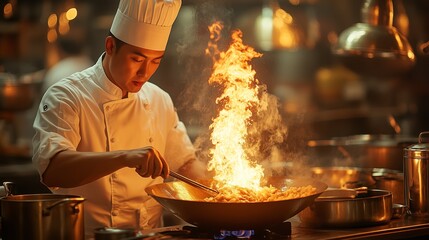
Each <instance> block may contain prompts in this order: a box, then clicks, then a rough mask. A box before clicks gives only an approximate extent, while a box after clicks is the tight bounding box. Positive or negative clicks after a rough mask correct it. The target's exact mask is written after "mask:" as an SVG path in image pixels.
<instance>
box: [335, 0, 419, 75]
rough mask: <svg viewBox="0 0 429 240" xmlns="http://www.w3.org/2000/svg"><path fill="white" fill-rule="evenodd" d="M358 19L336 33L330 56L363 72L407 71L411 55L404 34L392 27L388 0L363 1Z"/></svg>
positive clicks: (393, 72) (376, 73)
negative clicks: (335, 40) (335, 41)
mask: <svg viewBox="0 0 429 240" xmlns="http://www.w3.org/2000/svg"><path fill="white" fill-rule="evenodd" d="M361 18H362V23H357V24H355V25H353V26H352V27H350V28H348V29H346V30H344V31H343V32H342V33H341V34H340V36H339V40H338V44H337V46H336V47H335V48H334V50H333V53H334V55H336V56H337V57H338V58H339V59H340V61H341V62H343V63H344V64H345V65H346V66H347V67H349V68H350V69H352V70H355V71H356V72H358V73H361V74H365V75H371V76H393V75H398V74H402V73H405V72H407V71H408V70H410V69H411V68H412V66H413V65H414V63H415V55H414V52H413V50H412V48H411V46H410V44H409V42H408V40H407V39H406V37H405V36H404V35H402V34H401V33H400V32H399V31H398V30H397V29H396V28H395V27H393V3H392V0H366V1H365V2H364V5H363V7H362V9H361Z"/></svg>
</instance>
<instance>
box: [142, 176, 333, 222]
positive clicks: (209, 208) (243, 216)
mask: <svg viewBox="0 0 429 240" xmlns="http://www.w3.org/2000/svg"><path fill="white" fill-rule="evenodd" d="M269 184H271V185H272V186H274V187H277V188H279V189H281V188H283V187H289V186H296V187H299V186H307V185H309V184H311V185H312V186H314V187H315V188H316V193H315V194H313V195H309V196H306V197H301V198H295V199H288V200H280V201H270V202H253V203H240V202H233V203H231V202H206V201H204V198H206V197H208V196H210V193H209V192H207V191H204V190H201V189H198V188H196V187H193V186H191V185H189V184H187V183H184V182H181V181H173V182H168V183H161V184H156V185H153V186H150V187H147V188H146V189H145V191H146V192H147V194H149V195H150V196H152V197H153V198H154V199H155V200H156V201H157V202H159V203H160V204H161V205H162V206H163V207H164V208H166V209H167V210H169V211H171V212H172V213H173V214H174V215H176V216H177V217H179V218H181V219H182V220H184V221H186V222H188V223H190V224H192V225H195V226H197V227H200V228H202V229H210V230H220V229H225V230H239V229H264V228H266V227H269V226H275V225H279V224H281V223H282V222H284V221H286V220H287V219H289V218H291V217H293V216H295V215H296V214H298V213H299V212H300V211H302V210H303V209H304V208H306V207H307V206H309V205H311V204H312V203H313V201H314V200H315V199H316V198H317V197H318V196H319V195H320V194H321V193H322V192H323V191H325V189H326V188H327V185H326V184H324V183H322V182H319V181H316V180H313V179H286V178H275V179H274V178H273V179H270V181H269Z"/></svg>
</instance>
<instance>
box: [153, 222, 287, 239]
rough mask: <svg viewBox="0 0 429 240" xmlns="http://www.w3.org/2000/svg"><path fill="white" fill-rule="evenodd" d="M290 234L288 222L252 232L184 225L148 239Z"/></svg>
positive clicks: (230, 237)
mask: <svg viewBox="0 0 429 240" xmlns="http://www.w3.org/2000/svg"><path fill="white" fill-rule="evenodd" d="M291 234H292V224H291V223H290V222H284V223H282V224H280V225H278V226H274V227H269V228H266V229H252V230H212V229H200V228H198V227H195V226H189V225H185V226H182V227H178V228H175V229H167V230H165V231H160V232H157V233H156V234H155V235H152V236H151V238H150V239H153V240H157V239H216V240H221V239H288V238H290V236H291Z"/></svg>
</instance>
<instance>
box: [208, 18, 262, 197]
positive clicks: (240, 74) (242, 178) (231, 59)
mask: <svg viewBox="0 0 429 240" xmlns="http://www.w3.org/2000/svg"><path fill="white" fill-rule="evenodd" d="M222 27H223V26H222V24H221V23H219V22H216V23H214V24H213V25H211V26H210V27H209V30H210V33H211V34H210V39H211V41H210V42H209V44H208V48H207V49H206V53H207V54H210V55H211V56H212V58H213V60H214V64H213V72H212V75H211V77H210V79H209V84H211V85H214V84H217V85H218V86H220V87H221V89H223V92H222V93H221V95H220V96H219V97H218V98H217V99H216V104H217V105H218V106H220V107H221V109H220V111H219V114H218V116H217V117H216V118H214V119H213V122H212V124H211V125H210V129H211V131H212V132H211V136H210V139H211V142H212V143H213V146H214V147H213V148H212V149H210V155H211V159H210V161H209V162H208V170H209V171H214V173H215V175H214V180H215V183H216V188H218V189H222V188H224V187H243V188H246V189H252V190H258V189H260V188H261V180H262V179H263V177H264V173H263V168H262V166H261V165H259V164H257V163H255V162H252V161H251V160H250V159H249V156H248V154H247V153H246V148H245V146H246V137H247V136H248V134H249V126H251V124H252V116H253V115H254V113H253V112H255V111H257V110H258V108H260V106H261V105H266V103H263V102H262V103H261V99H260V97H259V96H260V95H261V94H259V93H260V91H262V90H263V88H261V87H260V85H259V81H258V80H257V79H255V73H256V72H255V71H254V70H253V69H252V66H251V65H250V64H249V62H250V61H251V60H252V59H253V58H255V57H260V56H262V54H260V53H258V52H256V51H255V50H254V49H253V48H252V47H249V46H246V45H244V44H243V41H242V39H241V38H242V32H241V31H240V30H235V31H233V32H232V35H231V37H232V43H231V44H230V46H229V48H228V49H227V50H226V51H225V52H220V51H219V50H218V48H217V41H218V40H219V36H220V31H221V30H222ZM252 111H253V112H252Z"/></svg>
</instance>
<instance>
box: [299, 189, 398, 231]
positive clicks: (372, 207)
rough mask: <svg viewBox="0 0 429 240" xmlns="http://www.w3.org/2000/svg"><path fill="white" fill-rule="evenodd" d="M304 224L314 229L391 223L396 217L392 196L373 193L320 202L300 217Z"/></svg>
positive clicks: (382, 191) (311, 206)
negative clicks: (394, 215)
mask: <svg viewBox="0 0 429 240" xmlns="http://www.w3.org/2000/svg"><path fill="white" fill-rule="evenodd" d="M298 216H299V218H300V219H301V222H302V223H303V224H305V225H308V226H312V227H326V228H347V227H366V226H373V225H379V224H384V223H388V222H389V221H390V219H391V218H392V216H393V204H392V194H391V193H390V192H389V191H386V190H376V189H370V190H368V192H367V194H359V196H358V197H357V198H353V199H344V198H341V199H322V198H320V199H319V198H317V199H316V200H315V201H314V202H313V204H311V205H310V206H309V207H307V208H305V209H304V210H303V211H301V212H300V213H299V214H298Z"/></svg>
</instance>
